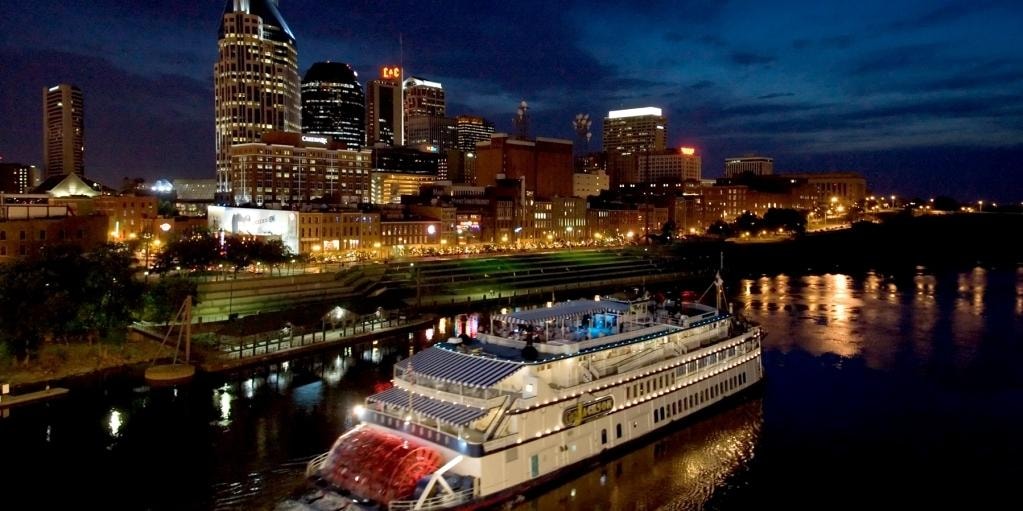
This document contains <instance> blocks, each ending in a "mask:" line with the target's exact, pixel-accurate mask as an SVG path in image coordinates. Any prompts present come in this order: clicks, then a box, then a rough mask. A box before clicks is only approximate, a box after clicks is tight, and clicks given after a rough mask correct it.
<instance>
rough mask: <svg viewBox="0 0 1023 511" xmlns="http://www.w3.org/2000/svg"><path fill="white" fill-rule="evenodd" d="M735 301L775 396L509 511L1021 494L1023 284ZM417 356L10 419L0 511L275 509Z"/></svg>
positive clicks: (320, 361) (799, 280) (127, 393)
mask: <svg viewBox="0 0 1023 511" xmlns="http://www.w3.org/2000/svg"><path fill="white" fill-rule="evenodd" d="M729 288H730V289H729V291H730V295H731V296H732V297H733V298H734V300H736V301H737V302H739V303H740V304H741V305H740V307H741V308H742V312H743V314H745V315H747V316H749V317H750V318H752V319H754V320H756V321H759V322H760V323H761V324H762V325H764V327H765V328H766V329H767V330H768V332H769V335H768V337H767V339H766V341H765V342H764V366H765V372H766V374H767V379H766V380H765V382H764V384H763V385H762V386H760V387H759V388H757V389H755V390H754V391H753V392H750V393H748V394H747V395H745V396H742V397H741V399H736V400H733V401H732V402H730V403H726V404H725V406H722V407H719V408H717V409H716V410H711V411H710V413H705V414H702V415H700V416H698V417H694V418H693V419H692V420H688V421H686V422H684V423H682V424H679V425H678V426H677V427H673V429H672V430H670V431H668V432H665V433H664V434H663V435H658V436H657V437H656V438H652V439H650V440H649V441H646V442H644V443H643V444H641V445H637V446H635V447H634V448H631V449H630V450H629V451H628V452H626V453H621V454H618V455H616V456H613V457H610V458H608V459H606V460H601V462H600V463H599V464H597V465H595V466H594V467H592V468H591V469H587V470H583V471H580V472H578V473H576V474H573V476H571V477H568V478H566V479H563V480H562V481H560V482H559V483H558V484H557V485H555V486H553V487H551V488H548V489H546V490H545V492H544V493H542V494H540V495H538V496H535V497H533V498H531V499H528V500H525V501H522V502H519V503H516V504H515V505H513V506H511V507H513V508H514V509H516V510H543V511H548V510H550V511H563V510H576V509H578V510H591V509H592V510H641V509H651V510H652V509H669V510H674V509H701V508H703V509H749V508H752V507H754V506H757V507H762V508H765V509H775V508H783V507H784V508H787V509H792V508H799V509H809V508H812V509H832V508H853V507H858V508H864V507H871V508H875V507H881V508H887V507H914V508H915V507H921V506H925V505H935V504H936V505H938V506H940V507H947V506H950V505H951V504H952V503H953V502H955V501H962V502H963V503H966V504H967V505H968V506H969V507H970V508H976V507H993V506H994V505H995V504H994V503H996V502H999V499H1002V498H1005V497H1013V496H1014V491H1013V490H1014V489H1015V487H1016V485H1018V484H1019V483H1018V482H1017V481H1016V480H1017V479H1018V476H1017V474H1019V473H1020V472H1021V471H1020V469H1019V465H1020V463H1021V461H1023V365H1021V364H1020V360H1021V358H1023V339H1021V337H1023V268H1021V269H1016V268H1010V269H982V268H975V269H967V270H964V271H942V272H936V273H934V272H929V271H927V270H926V269H918V271H916V272H910V273H907V274H897V275H881V274H876V273H872V272H866V273H860V274H825V275H805V276H797V275H792V276H790V275H770V276H762V277H759V278H748V279H741V280H736V281H734V282H732V283H730V284H729ZM436 335H437V336H438V337H444V336H445V335H444V334H442V333H440V332H439V331H438V332H437V333H436ZM410 342H411V343H414V344H415V345H416V346H417V347H421V346H422V345H424V344H426V343H427V342H428V341H427V339H426V334H425V333H422V332H421V333H419V334H418V335H417V336H416V338H415V339H414V340H412V341H409V340H408V339H406V338H399V339H380V340H379V341H378V342H377V343H376V344H375V345H374V344H367V345H365V346H359V347H355V348H349V349H345V350H342V351H339V352H337V353H329V354H322V355H318V356H313V357H306V358H302V359H296V360H292V361H289V362H288V363H286V364H279V365H273V366H268V367H264V368H259V369H256V370H252V371H247V372H243V373H239V374H234V375H230V376H227V377H222V378H220V377H218V378H207V379H204V380H200V381H197V382H195V383H194V384H192V385H190V386H188V387H183V388H179V389H177V390H173V389H149V388H147V387H145V386H143V385H142V383H141V381H142V380H141V377H140V375H139V374H137V373H134V372H125V373H119V374H113V375H108V376H106V377H104V378H92V379H89V380H87V381H84V382H76V383H75V386H74V388H73V392H74V394H73V397H72V398H70V399H66V400H64V401H60V402H55V403H52V404H49V405H44V406H38V407H34V408H27V409H16V410H14V411H13V412H12V414H11V416H10V417H8V418H6V419H2V420H0V509H97V508H98V509H133V510H134V509H139V510H141V509H151V510H170V509H220V510H230V509H239V510H240V509H269V508H272V507H273V504H274V503H275V502H277V501H278V500H280V499H281V498H283V497H284V496H286V495H287V494H288V493H289V492H291V491H292V490H294V489H295V488H296V487H298V486H299V485H300V484H301V481H302V473H303V470H304V464H305V461H306V460H308V459H309V458H310V457H312V456H314V455H316V454H318V453H320V452H323V451H325V450H326V449H327V448H328V447H329V446H330V444H331V443H332V442H333V441H334V439H335V438H336V437H337V436H338V435H339V434H340V433H341V432H342V431H344V430H345V429H346V428H348V427H351V426H352V422H351V414H350V410H351V408H352V406H354V405H355V404H356V403H358V402H360V401H361V400H362V399H363V398H364V397H365V396H366V395H367V394H370V393H372V392H374V389H378V388H380V387H381V385H384V384H385V382H386V381H387V380H388V379H389V378H390V367H391V364H393V363H394V361H395V360H396V359H397V358H398V357H399V356H400V355H406V354H407V353H408V349H409V345H410ZM1010 502H1011V501H1010ZM23 503H31V504H27V505H26V504H23ZM998 507H1016V505H1015V504H1011V505H1008V506H1005V505H1003V506H998Z"/></svg>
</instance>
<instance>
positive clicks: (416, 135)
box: [405, 115, 458, 151]
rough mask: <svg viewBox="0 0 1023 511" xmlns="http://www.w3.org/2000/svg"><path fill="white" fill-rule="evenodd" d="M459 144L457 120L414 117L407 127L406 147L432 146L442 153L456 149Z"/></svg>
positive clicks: (410, 118) (409, 120) (410, 119)
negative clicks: (456, 128) (456, 127)
mask: <svg viewBox="0 0 1023 511" xmlns="http://www.w3.org/2000/svg"><path fill="white" fill-rule="evenodd" d="M457 142H458V132H457V131H455V120H454V119H452V118H450V117H429V116H422V115H420V116H414V117H409V118H408V124H406V125H405V145H406V146H430V147H432V148H434V149H436V150H438V151H440V150H445V149H453V148H455V146H456V145H457Z"/></svg>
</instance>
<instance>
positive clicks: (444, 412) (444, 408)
mask: <svg viewBox="0 0 1023 511" xmlns="http://www.w3.org/2000/svg"><path fill="white" fill-rule="evenodd" d="M369 403H370V404H373V403H387V404H389V405H393V406H400V407H405V408H408V406H409V404H410V403H411V405H412V409H411V410H409V411H413V410H414V411H415V412H417V413H421V414H423V415H425V416H427V417H432V418H434V419H438V420H442V421H444V422H449V423H451V424H454V425H456V426H464V425H467V424H469V423H471V422H472V421H474V420H476V419H478V418H480V417H483V416H484V415H486V414H487V411H486V410H483V409H480V408H475V407H472V406H465V405H460V404H458V403H446V402H444V401H441V400H439V399H432V398H428V397H426V396H420V395H418V394H413V395H412V397H411V398H410V397H409V393H408V391H405V390H402V389H399V388H397V387H391V388H389V389H387V390H385V391H383V392H380V393H378V394H374V395H372V396H369Z"/></svg>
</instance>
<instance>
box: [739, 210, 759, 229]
mask: <svg viewBox="0 0 1023 511" xmlns="http://www.w3.org/2000/svg"><path fill="white" fill-rule="evenodd" d="M761 225H763V222H761V220H760V217H758V216H757V215H755V214H754V213H753V212H751V211H744V212H743V213H742V214H741V215H739V218H736V219H735V230H736V231H739V232H752V233H755V232H757V231H759V230H760V227H761Z"/></svg>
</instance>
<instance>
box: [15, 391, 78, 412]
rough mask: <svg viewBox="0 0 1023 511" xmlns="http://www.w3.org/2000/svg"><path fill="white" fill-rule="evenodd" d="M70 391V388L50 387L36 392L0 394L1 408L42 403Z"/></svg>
mask: <svg viewBox="0 0 1023 511" xmlns="http://www.w3.org/2000/svg"><path fill="white" fill-rule="evenodd" d="M67 393H68V389H65V388H63V387H54V388H52V389H51V388H48V389H46V390H39V391H36V392H29V393H27V394H19V395H16V396H15V395H11V394H4V395H2V396H0V410H7V409H8V408H14V407H16V406H26V405H31V404H35V403H42V402H45V401H49V400H51V399H57V398H59V397H63V396H64V395H65V394H67Z"/></svg>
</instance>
